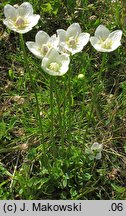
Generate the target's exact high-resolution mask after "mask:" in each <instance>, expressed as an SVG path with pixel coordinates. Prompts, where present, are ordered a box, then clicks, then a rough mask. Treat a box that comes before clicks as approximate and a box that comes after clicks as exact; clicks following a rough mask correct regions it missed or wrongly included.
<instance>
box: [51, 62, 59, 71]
mask: <svg viewBox="0 0 126 216" xmlns="http://www.w3.org/2000/svg"><path fill="white" fill-rule="evenodd" d="M49 69H50V70H53V71H55V72H58V71H59V69H60V65H59V64H58V63H57V62H52V63H50V65H49Z"/></svg>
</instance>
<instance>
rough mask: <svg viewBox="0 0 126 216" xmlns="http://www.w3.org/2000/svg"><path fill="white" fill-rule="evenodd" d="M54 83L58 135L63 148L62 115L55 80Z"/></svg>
mask: <svg viewBox="0 0 126 216" xmlns="http://www.w3.org/2000/svg"><path fill="white" fill-rule="evenodd" d="M54 82H55V93H56V102H57V106H58V116H59V126H60V133H61V145H62V147H63V145H64V131H63V125H62V113H61V107H60V100H59V95H58V90H57V83H56V80H54Z"/></svg>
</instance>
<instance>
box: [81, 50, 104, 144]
mask: <svg viewBox="0 0 126 216" xmlns="http://www.w3.org/2000/svg"><path fill="white" fill-rule="evenodd" d="M105 62H106V53H103V56H102V63H101V67H100V71H99V74H98V78H97V83H96V87H95V89H94V92H93V97H92V103H91V110H90V115H89V118H88V122H87V126H86V130H85V134H84V139H83V144H84V143H85V140H86V137H87V133H88V129H89V125H90V122H91V119H92V115H93V111H94V107H95V105H96V107H98V106H97V99H98V92H99V85H100V81H101V76H102V72H103V71H104V69H105V68H104V67H105Z"/></svg>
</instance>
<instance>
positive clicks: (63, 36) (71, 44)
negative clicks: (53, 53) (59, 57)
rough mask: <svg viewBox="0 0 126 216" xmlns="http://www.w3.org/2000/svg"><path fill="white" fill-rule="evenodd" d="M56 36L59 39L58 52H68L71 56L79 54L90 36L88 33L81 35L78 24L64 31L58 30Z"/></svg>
mask: <svg viewBox="0 0 126 216" xmlns="http://www.w3.org/2000/svg"><path fill="white" fill-rule="evenodd" d="M57 34H58V36H59V38H60V44H59V51H61V52H64V50H66V51H65V52H68V53H69V52H70V53H72V55H74V54H75V53H78V52H80V51H81V50H82V49H83V47H84V46H85V45H86V44H87V43H88V41H89V37H90V35H89V34H88V33H81V28H80V25H79V24H78V23H73V24H72V25H70V26H69V27H68V29H67V30H66V31H65V30H63V29H58V30H57Z"/></svg>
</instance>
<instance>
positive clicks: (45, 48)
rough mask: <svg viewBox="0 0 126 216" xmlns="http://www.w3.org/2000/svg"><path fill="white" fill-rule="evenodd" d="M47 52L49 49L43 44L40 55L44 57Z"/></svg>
mask: <svg viewBox="0 0 126 216" xmlns="http://www.w3.org/2000/svg"><path fill="white" fill-rule="evenodd" d="M48 51H49V47H48V46H47V45H46V44H43V45H42V48H41V52H42V54H43V55H44V56H45V55H46V54H47V52H48Z"/></svg>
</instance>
